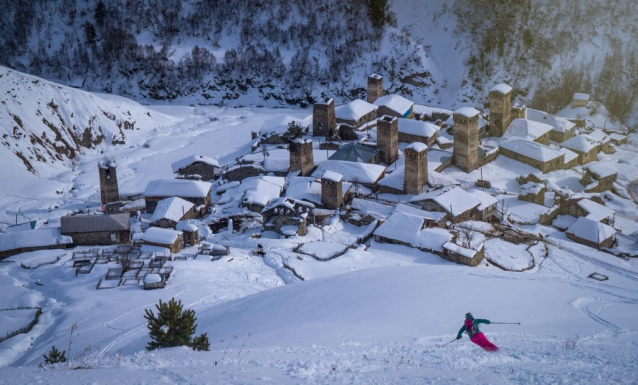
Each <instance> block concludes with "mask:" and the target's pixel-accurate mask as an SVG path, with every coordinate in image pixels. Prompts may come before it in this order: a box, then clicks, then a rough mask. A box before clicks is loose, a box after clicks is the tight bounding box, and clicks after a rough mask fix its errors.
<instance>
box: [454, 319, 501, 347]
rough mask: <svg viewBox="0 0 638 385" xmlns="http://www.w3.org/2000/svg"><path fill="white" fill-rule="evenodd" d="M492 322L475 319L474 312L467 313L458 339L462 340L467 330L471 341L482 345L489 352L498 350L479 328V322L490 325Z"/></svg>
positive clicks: (457, 336)
mask: <svg viewBox="0 0 638 385" xmlns="http://www.w3.org/2000/svg"><path fill="white" fill-rule="evenodd" d="M490 323H491V322H490V320H486V319H474V316H472V313H467V314H465V323H464V324H463V327H461V330H459V333H458V334H457V335H456V339H457V340H460V339H461V336H462V335H463V332H466V333H467V335H468V336H470V341H472V342H474V343H475V344H477V345H478V346H480V347H482V348H483V350H487V351H488V352H498V347H497V346H496V345H494V344H493V343H491V342H490V341H489V340H488V339H487V338H486V337H485V335H484V334H483V333H481V331H480V330H479V328H478V324H486V325H489V324H490Z"/></svg>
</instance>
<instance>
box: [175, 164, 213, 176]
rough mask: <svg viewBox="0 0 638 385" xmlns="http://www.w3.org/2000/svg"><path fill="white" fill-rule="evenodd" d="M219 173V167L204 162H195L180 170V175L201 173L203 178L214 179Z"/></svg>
mask: <svg viewBox="0 0 638 385" xmlns="http://www.w3.org/2000/svg"><path fill="white" fill-rule="evenodd" d="M218 174H219V167H215V166H211V165H209V164H206V163H202V162H195V163H193V164H191V165H188V166H186V167H182V168H181V169H180V170H179V175H184V176H186V175H199V176H201V177H202V180H213V179H215V178H216V177H217V175H218Z"/></svg>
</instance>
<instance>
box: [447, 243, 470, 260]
mask: <svg viewBox="0 0 638 385" xmlns="http://www.w3.org/2000/svg"><path fill="white" fill-rule="evenodd" d="M443 248H444V249H445V250H449V251H451V252H453V253H455V254H458V255H460V256H463V257H465V258H469V259H472V258H474V256H476V253H478V251H477V250H472V249H466V248H465V247H461V246H459V245H457V244H456V243H452V242H445V243H444V244H443Z"/></svg>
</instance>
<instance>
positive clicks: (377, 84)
mask: <svg viewBox="0 0 638 385" xmlns="http://www.w3.org/2000/svg"><path fill="white" fill-rule="evenodd" d="M382 96H383V76H381V75H377V74H372V75H370V76H368V97H367V99H368V100H367V101H368V103H374V101H375V100H377V99H379V98H380V97H382Z"/></svg>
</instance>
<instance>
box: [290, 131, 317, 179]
mask: <svg viewBox="0 0 638 385" xmlns="http://www.w3.org/2000/svg"><path fill="white" fill-rule="evenodd" d="M289 150H290V171H296V170H301V173H300V175H301V176H308V175H310V174H311V173H312V171H313V169H314V168H315V162H314V155H313V152H312V141H311V140H304V139H298V140H293V141H292V142H291V143H290V147H289Z"/></svg>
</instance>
